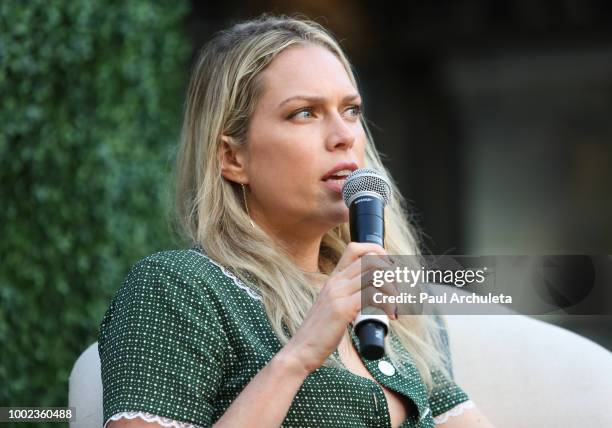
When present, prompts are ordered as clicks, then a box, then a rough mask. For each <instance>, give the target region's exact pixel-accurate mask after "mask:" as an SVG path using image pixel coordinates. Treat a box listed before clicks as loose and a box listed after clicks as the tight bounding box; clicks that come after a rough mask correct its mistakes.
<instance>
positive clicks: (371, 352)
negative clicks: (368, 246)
mask: <svg viewBox="0 0 612 428" xmlns="http://www.w3.org/2000/svg"><path fill="white" fill-rule="evenodd" d="M384 209H385V204H384V202H383V201H382V200H380V199H379V198H378V197H375V196H370V195H364V196H360V197H358V198H356V199H355V200H354V201H353V202H352V203H351V205H350V207H349V222H350V231H351V241H353V242H370V243H374V244H378V245H380V246H381V247H384V236H385V221H384ZM353 328H354V330H355V333H356V335H357V337H358V338H359V352H360V354H361V355H362V356H363V357H364V358H366V359H367V360H378V359H380V358H382V357H383V356H384V355H385V336H386V335H387V331H388V329H389V318H388V317H387V316H386V315H375V314H367V315H366V314H361V313H360V314H359V315H357V318H355V320H354V321H353Z"/></svg>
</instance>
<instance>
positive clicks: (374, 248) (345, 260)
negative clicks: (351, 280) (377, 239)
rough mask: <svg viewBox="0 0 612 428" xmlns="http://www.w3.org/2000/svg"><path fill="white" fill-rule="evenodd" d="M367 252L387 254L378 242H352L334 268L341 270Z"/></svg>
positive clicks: (336, 270) (335, 270) (337, 270)
mask: <svg viewBox="0 0 612 428" xmlns="http://www.w3.org/2000/svg"><path fill="white" fill-rule="evenodd" d="M366 253H374V254H379V255H381V256H382V255H386V254H387V252H386V251H385V249H384V248H383V247H381V246H380V245H378V244H372V243H369V242H351V243H349V244H348V246H347V247H346V249H345V250H344V252H343V253H342V256H341V257H340V260H338V263H337V265H336V268H335V269H334V272H341V271H343V270H344V269H346V268H347V267H348V266H349V265H350V264H351V263H353V262H354V261H355V260H357V259H359V258H360V257H362V256H363V255H364V254H366Z"/></svg>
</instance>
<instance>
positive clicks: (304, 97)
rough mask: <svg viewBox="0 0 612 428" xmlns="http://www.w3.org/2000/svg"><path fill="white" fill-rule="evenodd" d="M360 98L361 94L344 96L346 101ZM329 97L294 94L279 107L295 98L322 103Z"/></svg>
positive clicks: (343, 99)
mask: <svg viewBox="0 0 612 428" xmlns="http://www.w3.org/2000/svg"><path fill="white" fill-rule="evenodd" d="M357 98H360V96H359V94H350V95H347V96H345V97H344V98H342V102H343V103H346V102H348V101H351V100H354V99H357ZM326 99H327V98H325V97H317V96H309V95H294V96H293V97H289V98H287V99H286V100H285V101H282V102H281V103H280V104H279V105H278V108H281V107H282V106H284V105H285V104H287V103H288V102H290V101H293V100H306V101H310V102H313V103H317V102H318V103H322V102H324V101H325V100H326Z"/></svg>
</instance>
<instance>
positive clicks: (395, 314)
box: [393, 306, 397, 320]
mask: <svg viewBox="0 0 612 428" xmlns="http://www.w3.org/2000/svg"><path fill="white" fill-rule="evenodd" d="M393 314H394V316H395V318H394V319H395V320H397V306H396V307H395V311H394V312H393Z"/></svg>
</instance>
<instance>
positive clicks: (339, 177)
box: [323, 169, 353, 193]
mask: <svg viewBox="0 0 612 428" xmlns="http://www.w3.org/2000/svg"><path fill="white" fill-rule="evenodd" d="M351 172H353V170H350V169H342V170H340V171H337V172H334V173H333V174H332V175H329V176H328V177H327V178H325V179H323V182H324V183H325V184H326V186H327V187H328V188H330V189H332V190H333V191H335V192H337V193H342V186H344V182H345V181H346V177H348V176H349V174H350V173H351Z"/></svg>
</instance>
